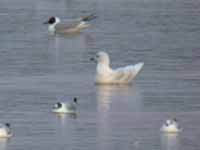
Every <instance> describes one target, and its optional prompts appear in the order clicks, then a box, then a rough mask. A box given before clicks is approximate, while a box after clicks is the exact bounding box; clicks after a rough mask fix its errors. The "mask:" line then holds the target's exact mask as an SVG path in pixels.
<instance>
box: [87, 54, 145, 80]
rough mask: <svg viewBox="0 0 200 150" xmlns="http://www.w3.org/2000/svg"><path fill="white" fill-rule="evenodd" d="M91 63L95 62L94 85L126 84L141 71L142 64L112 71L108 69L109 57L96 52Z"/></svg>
mask: <svg viewBox="0 0 200 150" xmlns="http://www.w3.org/2000/svg"><path fill="white" fill-rule="evenodd" d="M91 60H92V61H97V67H96V79H95V83H96V84H128V83H130V82H131V81H132V80H133V79H134V78H135V77H136V75H137V74H138V73H139V72H140V70H141V69H142V67H143V65H144V63H143V62H140V63H137V64H135V65H129V66H125V67H122V68H117V69H112V68H111V67H110V59H109V55H108V54H107V53H106V52H98V53H97V55H96V57H95V58H91Z"/></svg>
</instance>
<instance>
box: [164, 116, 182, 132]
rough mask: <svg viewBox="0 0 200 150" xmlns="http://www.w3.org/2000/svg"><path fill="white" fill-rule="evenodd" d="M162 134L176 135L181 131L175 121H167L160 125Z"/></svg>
mask: <svg viewBox="0 0 200 150" xmlns="http://www.w3.org/2000/svg"><path fill="white" fill-rule="evenodd" d="M160 130H161V131H162V132H165V133H178V132H180V131H181V130H182V129H181V128H180V127H179V124H178V122H177V120H176V119H168V120H166V122H165V123H164V124H163V125H162V127H161V129H160Z"/></svg>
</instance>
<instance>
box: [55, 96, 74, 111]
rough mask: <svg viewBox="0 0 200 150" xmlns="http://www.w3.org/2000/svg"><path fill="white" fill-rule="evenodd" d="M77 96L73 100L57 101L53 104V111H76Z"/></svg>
mask: <svg viewBox="0 0 200 150" xmlns="http://www.w3.org/2000/svg"><path fill="white" fill-rule="evenodd" d="M77 104H78V103H77V98H76V97H75V98H74V99H73V102H69V103H64V102H57V103H56V104H55V105H54V106H53V110H52V111H53V112H55V113H76V107H77Z"/></svg>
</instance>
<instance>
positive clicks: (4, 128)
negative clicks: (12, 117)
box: [0, 123, 13, 138]
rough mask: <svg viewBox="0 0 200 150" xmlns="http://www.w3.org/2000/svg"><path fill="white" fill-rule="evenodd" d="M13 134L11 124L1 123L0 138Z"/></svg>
mask: <svg viewBox="0 0 200 150" xmlns="http://www.w3.org/2000/svg"><path fill="white" fill-rule="evenodd" d="M12 135H13V134H12V132H11V129H10V124H8V123H6V124H0V138H9V137H11V136H12Z"/></svg>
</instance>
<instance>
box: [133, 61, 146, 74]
mask: <svg viewBox="0 0 200 150" xmlns="http://www.w3.org/2000/svg"><path fill="white" fill-rule="evenodd" d="M143 66H144V63H143V62H140V63H137V64H136V65H134V69H135V71H136V72H137V73H138V72H139V71H140V70H141V69H142V67H143Z"/></svg>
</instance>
